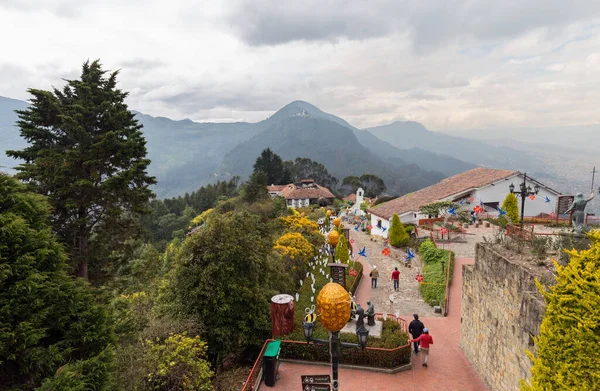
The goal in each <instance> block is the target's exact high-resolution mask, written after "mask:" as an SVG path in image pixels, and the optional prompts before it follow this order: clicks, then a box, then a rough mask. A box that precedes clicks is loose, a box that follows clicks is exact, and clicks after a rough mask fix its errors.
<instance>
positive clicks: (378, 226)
mask: <svg viewBox="0 0 600 391" xmlns="http://www.w3.org/2000/svg"><path fill="white" fill-rule="evenodd" d="M377 228H381V219H378V220H377Z"/></svg>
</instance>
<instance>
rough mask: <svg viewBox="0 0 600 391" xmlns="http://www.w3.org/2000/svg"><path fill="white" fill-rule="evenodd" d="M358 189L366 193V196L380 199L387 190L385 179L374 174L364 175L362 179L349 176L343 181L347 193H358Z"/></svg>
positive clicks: (343, 187)
mask: <svg viewBox="0 0 600 391" xmlns="http://www.w3.org/2000/svg"><path fill="white" fill-rule="evenodd" d="M358 188H362V189H363V190H364V191H365V196H366V197H370V198H374V197H378V196H379V195H380V194H381V193H383V192H384V191H385V189H386V187H385V183H384V182H383V179H381V178H379V177H378V176H377V175H373V174H363V175H361V176H360V177H357V176H347V177H345V178H344V179H343V181H342V189H343V190H344V191H346V192H350V193H356V191H357V190H358Z"/></svg>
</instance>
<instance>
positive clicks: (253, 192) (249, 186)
mask: <svg viewBox="0 0 600 391" xmlns="http://www.w3.org/2000/svg"><path fill="white" fill-rule="evenodd" d="M242 190H243V191H242V198H243V200H244V201H246V202H249V203H252V202H256V201H260V200H264V199H266V198H267V197H269V193H268V192H267V174H265V173H264V172H262V171H255V172H254V174H252V176H250V179H248V181H247V182H246V183H245V184H244V187H243V189H242Z"/></svg>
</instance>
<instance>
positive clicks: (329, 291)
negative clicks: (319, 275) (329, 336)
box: [317, 282, 352, 332]
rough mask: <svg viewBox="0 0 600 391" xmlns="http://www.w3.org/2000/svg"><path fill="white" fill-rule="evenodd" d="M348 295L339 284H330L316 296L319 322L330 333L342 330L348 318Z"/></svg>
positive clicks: (349, 300)
mask: <svg viewBox="0 0 600 391" xmlns="http://www.w3.org/2000/svg"><path fill="white" fill-rule="evenodd" d="M351 301H352V299H351V298H350V294H348V291H346V290H345V289H344V287H342V286H341V285H340V284H336V283H335V282H330V283H328V284H327V285H325V286H324V287H323V289H321V291H320V292H319V295H318V296H317V313H318V314H319V320H320V321H321V323H322V324H323V326H325V328H326V329H327V330H329V331H331V332H338V331H340V330H341V329H343V328H344V326H345V325H346V323H348V319H349V318H350V302H351Z"/></svg>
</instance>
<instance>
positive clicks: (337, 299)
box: [303, 282, 369, 391]
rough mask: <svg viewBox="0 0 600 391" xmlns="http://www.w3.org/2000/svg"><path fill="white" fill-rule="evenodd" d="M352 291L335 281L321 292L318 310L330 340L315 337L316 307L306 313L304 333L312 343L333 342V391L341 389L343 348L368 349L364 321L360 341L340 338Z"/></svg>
mask: <svg viewBox="0 0 600 391" xmlns="http://www.w3.org/2000/svg"><path fill="white" fill-rule="evenodd" d="M350 302H351V299H350V295H349V294H348V292H347V291H346V290H345V289H344V288H343V287H342V286H341V285H340V284H336V283H335V282H330V283H328V284H326V285H325V286H324V287H323V289H321V291H320V292H319V296H317V311H318V313H319V318H320V321H321V324H322V325H323V326H324V327H325V328H326V329H327V330H328V331H329V340H324V339H316V338H313V337H312V333H313V330H314V322H315V321H316V319H317V315H316V314H314V313H313V311H312V310H313V309H314V307H313V309H311V310H309V309H307V311H306V312H307V315H306V316H305V317H304V324H303V328H304V337H305V338H306V341H307V342H308V343H311V342H312V343H316V344H319V345H327V346H329V353H330V354H331V375H332V376H331V380H332V381H331V388H332V390H333V391H338V390H339V380H338V366H339V362H340V349H341V348H355V349H357V348H360V349H362V350H364V349H365V348H366V347H367V340H368V338H369V330H368V329H366V328H365V327H364V325H361V327H359V328H358V329H357V330H356V337H357V339H358V343H356V344H354V343H348V342H342V341H340V330H341V329H342V328H343V327H344V326H345V325H346V322H347V321H348V319H349V318H350Z"/></svg>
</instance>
